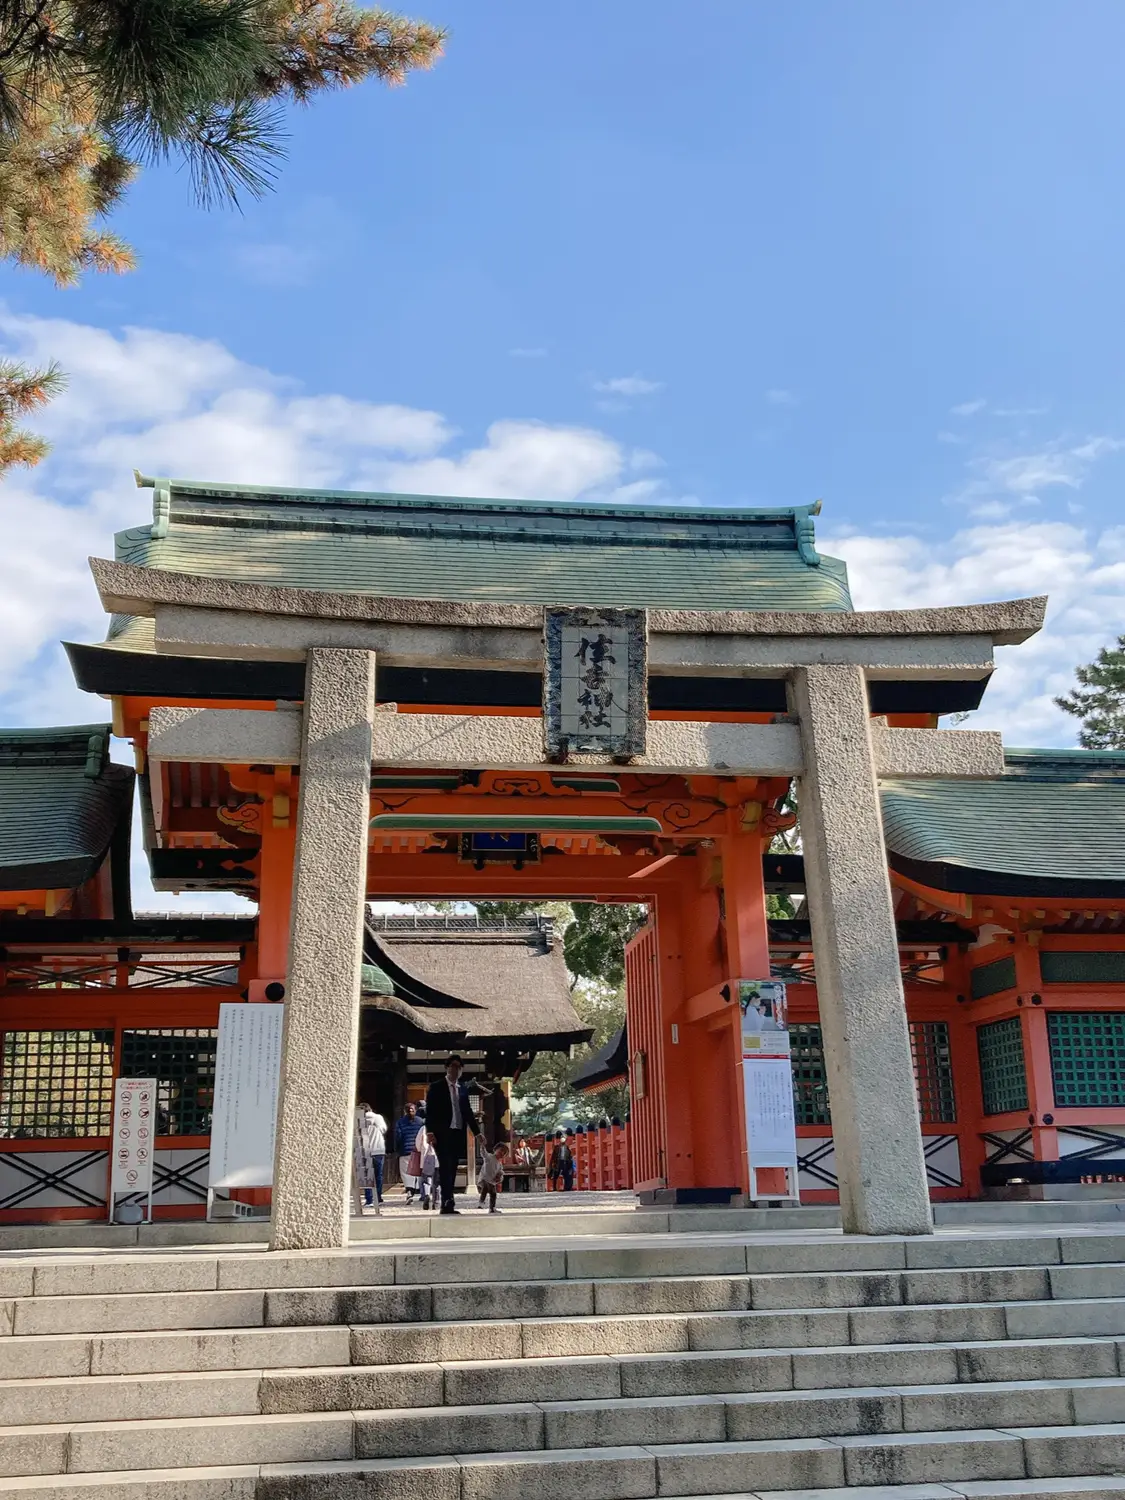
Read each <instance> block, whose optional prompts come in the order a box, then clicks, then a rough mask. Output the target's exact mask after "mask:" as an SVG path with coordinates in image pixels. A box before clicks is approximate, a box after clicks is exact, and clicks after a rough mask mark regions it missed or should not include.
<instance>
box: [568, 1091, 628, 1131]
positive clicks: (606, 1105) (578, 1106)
mask: <svg viewBox="0 0 1125 1500" xmlns="http://www.w3.org/2000/svg"><path fill="white" fill-rule="evenodd" d="M571 1112H572V1113H573V1115H574V1118H575V1119H576V1120H577V1121H578V1123H579V1124H580V1125H600V1124H601V1122H602V1121H603V1120H621V1121H622V1122H623V1123H624V1121H625V1120H627V1119H628V1118H629V1085H628V1084H627V1083H614V1084H611V1085H610V1086H609V1088H607V1089H599V1091H598V1092H597V1093H596V1094H575V1096H574V1099H573V1101H572V1104H571Z"/></svg>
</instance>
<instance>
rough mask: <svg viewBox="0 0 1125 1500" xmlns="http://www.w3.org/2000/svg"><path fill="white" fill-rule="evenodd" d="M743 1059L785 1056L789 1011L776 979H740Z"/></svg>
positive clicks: (787, 1040)
mask: <svg viewBox="0 0 1125 1500" xmlns="http://www.w3.org/2000/svg"><path fill="white" fill-rule="evenodd" d="M738 1008H739V1010H740V1011H741V1012H742V1055H743V1057H788V1056H789V1012H788V1010H787V1008H786V1002H785V985H784V984H783V983H782V982H781V980H779V979H740V980H739V981H738Z"/></svg>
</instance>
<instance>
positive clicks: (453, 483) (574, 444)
mask: <svg viewBox="0 0 1125 1500" xmlns="http://www.w3.org/2000/svg"><path fill="white" fill-rule="evenodd" d="M625 465H626V455H625V453H624V450H623V449H622V447H621V445H620V444H619V443H617V442H615V441H614V440H613V439H612V438H610V437H607V436H606V435H605V433H603V432H598V431H596V430H595V429H594V428H590V427H552V426H550V425H548V424H547V423H546V422H532V421H503V422H494V423H493V424H492V426H491V427H490V428H489V429H488V431H487V433H486V434H485V442H484V444H483V446H482V447H479V448H470V449H468V450H466V451H465V452H463V453H460V454H457V455H455V456H452V457H434V458H430V459H424V460H421V461H418V462H412V463H403V464H394V465H389V466H386V467H384V468H382V469H381V470H380V471H379V472H380V473H381V474H382V478H383V484H382V485H381V486H380V487H381V488H387V489H393V490H404V491H406V492H408V493H410V494H419V495H471V496H476V497H480V498H488V497H489V496H492V497H494V498H496V499H500V500H505V499H511V500H519V499H524V498H527V497H529V496H530V497H531V498H533V499H539V500H575V499H577V498H578V496H579V495H582V494H586V493H588V492H590V491H604V490H605V489H606V488H607V487H611V486H613V485H615V484H616V482H617V479H618V477H619V476H620V475H621V473H622V471H623V470H624V468H625Z"/></svg>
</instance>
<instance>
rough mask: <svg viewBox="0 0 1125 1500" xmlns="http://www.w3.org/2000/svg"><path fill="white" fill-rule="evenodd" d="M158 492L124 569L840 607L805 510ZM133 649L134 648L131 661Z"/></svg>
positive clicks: (596, 600) (506, 594)
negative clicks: (130, 566) (148, 522)
mask: <svg viewBox="0 0 1125 1500" xmlns="http://www.w3.org/2000/svg"><path fill="white" fill-rule="evenodd" d="M146 482H147V483H152V484H153V485H154V497H155V498H154V520H153V524H152V525H151V526H137V527H133V528H131V529H130V530H128V531H123V532H120V533H119V534H118V537H117V556H118V559H119V560H121V561H123V562H130V563H136V564H140V565H142V566H146V567H153V568H164V569H168V570H170V571H172V572H178V573H201V574H205V575H209V576H214V577H223V578H238V579H245V580H247V581H251V582H255V583H265V584H275V585H288V586H291V587H300V588H310V589H325V590H329V591H335V592H340V593H357V594H381V595H392V596H400V597H405V598H437V599H450V600H478V599H480V600H489V601H493V602H506V601H507V602H521V603H531V604H557V605H566V604H604V605H609V604H614V605H618V606H630V605H631V606H651V607H669V608H695V609H727V608H742V609H784V610H841V609H843V610H846V609H850V608H851V600H850V597H849V594H848V583H847V571H846V569H845V567H844V564H843V563H842V562H840V561H838V560H837V559H835V558H829V557H821V556H820V555H819V554H818V553H817V551H816V547H815V542H814V536H813V519H812V518H813V515H814V514H815V507H809V506H804V507H794V508H792V509H785V510H735V509H730V510H727V509H707V510H705V509H703V508H699V509H695V508H673V507H662V506H647V507H640V506H631V505H616V506H615V505H595V504H587V503H578V502H574V503H569V504H567V503H558V502H556V503H545V502H532V501H508V500H471V499H453V498H449V497H446V496H431V495H389V494H362V493H359V492H355V491H348V490H288V489H266V488H258V487H252V486H246V485H215V484H200V483H195V482H192V481H188V480H179V479H175V480H163V479H160V480H156V481H146ZM142 649H143V648H142Z"/></svg>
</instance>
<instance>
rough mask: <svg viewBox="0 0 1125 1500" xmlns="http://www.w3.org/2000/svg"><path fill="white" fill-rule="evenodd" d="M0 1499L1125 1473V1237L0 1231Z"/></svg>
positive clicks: (791, 1496) (1064, 1479)
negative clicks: (209, 1240) (447, 1237)
mask: <svg viewBox="0 0 1125 1500" xmlns="http://www.w3.org/2000/svg"><path fill="white" fill-rule="evenodd" d="M0 1333H2V1335H3V1336H0V1493H3V1494H9V1493H10V1494H13V1495H29V1496H41V1497H44V1500H48V1497H49V1500H148V1497H151V1500H220V1497H221V1500H314V1497H316V1500H360V1497H363V1500H555V1497H558V1500H642V1497H650V1496H668V1497H686V1496H689V1495H706V1496H721V1497H747V1496H753V1495H769V1494H772V1493H773V1492H781V1491H784V1492H786V1494H787V1497H788V1500H799V1497H804V1500H811V1497H812V1496H813V1495H815V1496H817V1497H819V1500H824V1496H825V1492H828V1491H836V1490H839V1491H840V1500H845V1497H846V1500H853V1497H854V1500H876V1497H878V1500H890V1497H891V1496H892V1495H894V1496H895V1497H899V1496H903V1497H913V1500H938V1497H949V1496H980V1497H983V1496H1005V1497H1009V1500H1015V1497H1021V1496H1026V1497H1029V1500H1030V1497H1032V1496H1035V1497H1042V1496H1049V1497H1052V1500H1066V1497H1078V1496H1082V1497H1083V1500H1110V1497H1114V1500H1122V1497H1125V1234H1121V1233H1119V1232H1113V1231H1102V1230H1094V1229H1091V1230H1089V1231H1086V1232H1062V1231H1060V1230H1058V1229H1057V1228H1056V1230H1055V1231H1054V1232H1044V1231H1042V1230H1041V1229H1037V1230H1025V1231H1022V1232H1021V1233H1020V1234H1019V1235H1018V1236H1017V1235H1013V1234H1011V1233H1005V1232H1003V1231H1002V1230H998V1229H995V1228H989V1229H988V1230H987V1231H981V1232H976V1233H973V1234H967V1233H964V1232H960V1231H950V1232H945V1233H942V1234H939V1235H937V1236H935V1237H934V1238H932V1239H924V1240H906V1241H904V1240H895V1239H880V1240H844V1239H843V1238H841V1237H840V1236H839V1235H833V1234H831V1233H824V1234H821V1235H815V1234H807V1233H806V1234H793V1235H792V1236H789V1237H786V1236H774V1237H769V1238H767V1237H750V1236H747V1235H734V1234H732V1235H707V1236H704V1235H698V1236H697V1235H677V1234H662V1235H660V1236H652V1237H651V1238H649V1237H644V1236H637V1235H632V1236H630V1237H629V1239H628V1241H627V1242H626V1241H623V1240H622V1239H614V1238H598V1237H591V1236H588V1235H586V1236H583V1235H581V1234H573V1235H571V1236H567V1235H565V1234H561V1233H560V1234H559V1235H558V1237H557V1238H552V1239H549V1240H548V1239H534V1238H528V1239H525V1240H522V1241H517V1240H513V1239H510V1238H509V1239H505V1240H480V1241H479V1242H476V1243H472V1244H467V1243H465V1242H464V1241H461V1242H457V1241H452V1242H449V1243H444V1244H442V1243H438V1242H434V1241H429V1242H421V1243H418V1244H415V1245H411V1244H409V1243H406V1242H399V1243H388V1244H386V1245H381V1246H378V1247H368V1246H363V1247H358V1248H353V1249H352V1250H350V1251H348V1252H342V1253H340V1254H301V1255H269V1254H266V1253H263V1252H260V1251H258V1252H254V1251H249V1252H247V1251H242V1250H232V1251H229V1252H227V1251H216V1250H215V1249H214V1248H213V1247H211V1248H207V1249H200V1250H196V1251H189V1250H181V1251H178V1252H177V1253H175V1254H159V1253H155V1252H143V1251H134V1252H132V1253H130V1254H127V1255H122V1254H116V1253H112V1252H111V1253H106V1254H102V1255H92V1254H89V1253H87V1252H80V1253H75V1254H73V1255H71V1256H69V1257H63V1256H60V1255H59V1254H57V1253H52V1254H48V1255H22V1254H21V1255H4V1256H0Z"/></svg>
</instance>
